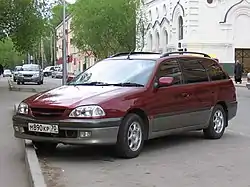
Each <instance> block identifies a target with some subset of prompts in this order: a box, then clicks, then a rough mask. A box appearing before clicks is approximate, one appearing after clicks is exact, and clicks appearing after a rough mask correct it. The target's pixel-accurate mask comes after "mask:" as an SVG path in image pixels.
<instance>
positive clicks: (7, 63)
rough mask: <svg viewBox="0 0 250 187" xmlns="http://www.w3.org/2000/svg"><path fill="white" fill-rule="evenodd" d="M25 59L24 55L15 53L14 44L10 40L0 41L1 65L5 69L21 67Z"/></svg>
mask: <svg viewBox="0 0 250 187" xmlns="http://www.w3.org/2000/svg"><path fill="white" fill-rule="evenodd" d="M24 58H25V56H24V55H22V54H19V53H18V52H16V51H15V49H14V44H13V42H12V41H11V39H10V38H6V39H4V40H2V41H0V64H2V65H3V66H4V67H5V68H13V67H14V66H16V65H21V64H22V60H24Z"/></svg>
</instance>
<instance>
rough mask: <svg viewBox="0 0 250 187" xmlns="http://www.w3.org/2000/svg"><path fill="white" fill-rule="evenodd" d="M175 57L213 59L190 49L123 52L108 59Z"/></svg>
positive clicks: (159, 58)
mask: <svg viewBox="0 0 250 187" xmlns="http://www.w3.org/2000/svg"><path fill="white" fill-rule="evenodd" d="M169 58H170V59H175V58H201V59H202V58H203V59H204V58H209V59H211V60H213V59H212V58H211V57H210V56H209V55H208V54H206V53H201V52H189V51H185V52H183V51H176V52H168V53H163V54H161V53H154V52H127V53H125V52H123V53H117V54H115V55H113V56H110V57H109V58H107V59H106V60H110V59H113V60H121V59H124V60H125V59H130V60H132V59H133V60H139V59H145V60H146V59H147V60H159V61H160V62H161V61H163V60H165V59H169Z"/></svg>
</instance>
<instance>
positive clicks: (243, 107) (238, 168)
mask: <svg viewBox="0 0 250 187" xmlns="http://www.w3.org/2000/svg"><path fill="white" fill-rule="evenodd" d="M237 94H238V101H239V109H238V114H237V117H236V118H235V119H234V120H232V121H231V122H230V126H229V128H228V129H227V130H226V132H225V134H224V136H223V138H222V139H220V140H206V139H204V138H203V136H202V133H201V132H193V133H186V134H183V135H179V136H170V137H166V138H162V139H158V140H153V141H149V142H148V143H147V144H146V146H145V147H144V151H143V153H142V154H141V155H140V156H139V157H138V158H136V159H131V160H122V159H116V158H115V157H114V156H113V151H112V149H111V148H110V147H72V146H68V147H67V146H62V147H60V148H59V149H58V150H57V152H56V153H55V154H54V155H40V156H39V157H40V163H41V166H42V167H43V172H44V174H45V177H46V181H47V183H48V184H49V187H59V186H60V187H61V186H65V187H85V186H86V187H100V186H102V187H110V186H113V187H118V186H119V187H166V185H167V186H171V187H181V186H185V187H201V186H202V187H211V186H213V187H222V186H227V187H236V186H240V187H249V186H250V178H249V170H250V169H249V168H250V161H249V160H250V126H249V118H248V116H249V111H250V91H249V90H247V89H246V88H237Z"/></svg>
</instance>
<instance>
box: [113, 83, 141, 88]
mask: <svg viewBox="0 0 250 187" xmlns="http://www.w3.org/2000/svg"><path fill="white" fill-rule="evenodd" d="M113 85H114V86H124V87H130V86H131V87H144V85H142V84H138V83H135V82H121V83H117V84H113Z"/></svg>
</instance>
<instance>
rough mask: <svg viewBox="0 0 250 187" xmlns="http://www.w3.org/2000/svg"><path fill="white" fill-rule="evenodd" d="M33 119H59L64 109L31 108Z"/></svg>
mask: <svg viewBox="0 0 250 187" xmlns="http://www.w3.org/2000/svg"><path fill="white" fill-rule="evenodd" d="M31 112H32V114H33V116H34V117H39V118H57V117H61V116H62V115H63V113H64V112H65V109H60V108H59V109H58V108H31Z"/></svg>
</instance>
